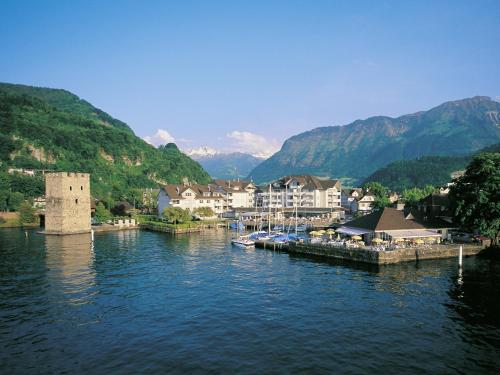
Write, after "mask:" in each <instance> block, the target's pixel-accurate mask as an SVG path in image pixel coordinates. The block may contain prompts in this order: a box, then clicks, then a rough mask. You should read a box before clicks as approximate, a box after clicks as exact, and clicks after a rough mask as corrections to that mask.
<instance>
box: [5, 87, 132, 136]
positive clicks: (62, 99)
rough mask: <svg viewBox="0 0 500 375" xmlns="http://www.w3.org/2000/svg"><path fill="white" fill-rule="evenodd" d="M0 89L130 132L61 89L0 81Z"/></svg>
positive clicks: (125, 127)
mask: <svg viewBox="0 0 500 375" xmlns="http://www.w3.org/2000/svg"><path fill="white" fill-rule="evenodd" d="M0 90H2V91H4V92H7V93H10V94H14V95H27V96H32V97H35V98H38V99H40V100H42V101H43V102H45V103H47V104H48V105H50V106H52V107H55V108H57V109H59V110H61V111H64V112H70V113H72V114H74V115H79V116H83V117H85V118H88V119H92V120H94V121H96V122H99V123H101V124H103V125H108V126H113V127H115V128H118V129H122V130H127V131H129V132H131V133H132V129H130V128H129V126H128V125H127V124H125V123H124V122H122V121H120V120H117V119H115V118H113V117H111V116H110V115H108V114H107V113H106V112H103V111H101V110H100V109H98V108H96V107H94V106H93V105H92V104H90V103H89V102H87V101H85V100H83V99H80V98H79V97H78V96H76V95H75V94H72V93H70V92H69V91H66V90H63V89H47V88H44V87H34V86H26V85H14V84H10V83H0Z"/></svg>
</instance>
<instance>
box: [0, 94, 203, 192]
mask: <svg viewBox="0 0 500 375" xmlns="http://www.w3.org/2000/svg"><path fill="white" fill-rule="evenodd" d="M0 162H1V166H0V172H2V171H3V173H4V174H5V173H6V172H5V171H6V169H7V168H8V167H24V168H35V169H48V170H62V171H81V172H90V173H91V174H92V177H91V178H92V179H91V182H92V185H91V187H92V193H93V195H94V196H96V197H98V198H101V199H103V200H105V201H106V200H107V201H112V200H124V199H130V194H131V190H132V189H134V188H143V187H156V186H157V182H158V181H168V182H172V183H173V182H181V181H182V180H183V179H184V178H187V179H189V180H190V181H196V182H199V183H206V182H208V181H209V180H210V177H209V175H208V174H207V173H206V172H205V171H204V170H203V168H202V167H201V166H200V165H199V164H198V163H197V162H195V161H193V160H192V159H190V158H189V157H187V156H186V155H184V154H183V153H181V152H180V151H179V150H178V149H177V146H175V145H174V144H168V145H166V146H162V147H159V148H155V147H153V146H151V145H149V144H147V143H146V142H144V141H143V140H142V139H140V138H138V137H136V136H135V135H134V133H133V131H132V130H131V129H130V128H129V127H128V126H127V125H126V124H125V123H123V122H121V121H119V120H116V119H113V118H112V117H111V116H109V115H108V114H106V113H104V112H102V111H100V110H98V109H96V108H94V107H93V106H92V105H90V104H89V103H87V102H85V101H83V100H80V99H79V98H78V97H76V96H75V95H73V94H71V93H69V92H67V91H64V90H53V89H44V88H33V87H29V86H20V85H10V84H0Z"/></svg>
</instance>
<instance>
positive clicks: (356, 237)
mask: <svg viewBox="0 0 500 375" xmlns="http://www.w3.org/2000/svg"><path fill="white" fill-rule="evenodd" d="M351 238H352V239H353V240H354V241H361V240H362V238H361V237H360V236H353V237H351Z"/></svg>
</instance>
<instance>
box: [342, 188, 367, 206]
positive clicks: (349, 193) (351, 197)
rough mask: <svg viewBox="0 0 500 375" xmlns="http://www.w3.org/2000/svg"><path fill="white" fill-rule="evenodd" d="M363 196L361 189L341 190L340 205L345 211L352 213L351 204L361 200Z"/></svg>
mask: <svg viewBox="0 0 500 375" xmlns="http://www.w3.org/2000/svg"><path fill="white" fill-rule="evenodd" d="M362 195H363V189H361V188H352V189H342V192H341V205H342V207H344V208H345V209H346V210H349V211H352V209H353V207H352V206H353V204H354V202H355V201H356V199H358V198H361V196H362Z"/></svg>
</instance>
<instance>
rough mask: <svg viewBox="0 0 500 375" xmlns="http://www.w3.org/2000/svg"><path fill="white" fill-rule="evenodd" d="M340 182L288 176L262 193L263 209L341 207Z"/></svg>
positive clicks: (264, 189) (313, 177)
mask: <svg viewBox="0 0 500 375" xmlns="http://www.w3.org/2000/svg"><path fill="white" fill-rule="evenodd" d="M340 190H341V189H340V181H339V180H329V179H325V180H323V179H320V178H318V177H315V176H309V175H304V176H286V177H283V178H281V179H279V180H277V181H275V182H273V183H271V184H270V185H269V186H268V187H267V188H263V189H262V192H260V193H259V194H260V197H259V200H260V201H261V205H262V207H269V206H271V207H273V208H292V207H296V206H297V207H315V208H336V207H340V203H341V199H340Z"/></svg>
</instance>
